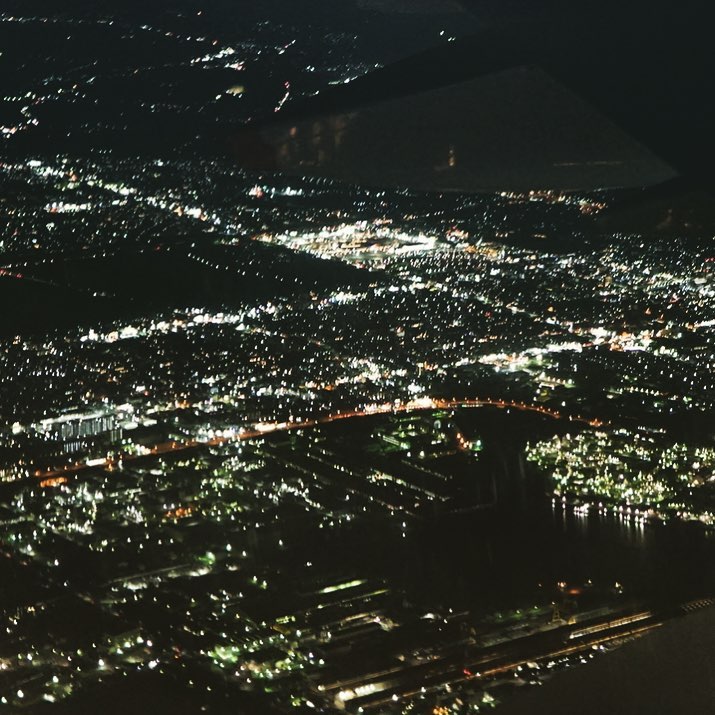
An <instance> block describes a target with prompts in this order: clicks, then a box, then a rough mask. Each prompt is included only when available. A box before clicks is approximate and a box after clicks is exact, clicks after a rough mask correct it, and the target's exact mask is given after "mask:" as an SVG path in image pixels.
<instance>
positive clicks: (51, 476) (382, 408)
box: [35, 398, 604, 487]
mask: <svg viewBox="0 0 715 715" xmlns="http://www.w3.org/2000/svg"><path fill="white" fill-rule="evenodd" d="M464 407H469V408H471V407H496V408H499V409H506V410H511V409H514V410H519V411H522V412H535V413H537V414H540V415H543V416H545V417H550V418H552V419H557V420H569V421H572V422H581V423H584V424H587V425H589V426H591V427H601V426H603V424H604V423H603V422H601V421H600V420H596V419H587V418H585V417H580V416H576V417H574V416H572V415H564V414H562V413H560V412H558V411H557V410H552V409H549V408H548V407H542V406H540V405H531V404H528V403H526V402H513V401H508V400H494V399H489V398H485V399H480V398H473V399H464V398H461V399H460V398H452V399H444V398H435V399H432V398H421V399H419V400H413V401H410V402H395V403H391V402H388V403H385V404H382V405H368V406H367V407H365V408H363V409H360V410H349V411H347V412H342V411H340V410H339V411H338V412H336V413H333V414H329V415H323V416H321V417H316V418H314V419H307V420H299V421H298V420H296V421H295V422H277V423H276V422H265V423H259V424H256V425H254V426H253V428H252V429H246V430H241V431H239V432H238V433H235V434H234V433H232V434H230V435H224V436H220V437H213V438H211V439H209V440H206V441H198V440H189V441H186V442H176V441H170V442H162V443H160V444H157V445H154V447H152V448H151V449H150V450H148V451H146V452H144V453H141V454H124V455H121V456H118V457H108V458H106V459H96V460H87V461H85V462H79V463H76V464H72V465H68V466H66V467H62V468H60V469H54V470H53V469H47V470H45V471H42V470H39V471H37V472H35V476H36V477H39V478H41V479H42V480H43V482H42V486H47V487H51V486H57V485H58V484H60V483H62V482H61V478H62V476H63V475H66V474H71V473H77V472H81V471H83V470H85V469H90V468H93V467H103V468H108V469H114V468H115V467H118V466H120V462H127V461H133V460H137V459H144V458H147V457H151V456H160V455H163V454H176V453H177V452H180V451H185V450H188V449H196V448H199V447H204V446H208V447H215V446H218V445H221V444H226V443H228V442H235V441H244V440H251V439H257V438H259V437H264V436H266V435H268V434H271V433H273V432H285V431H288V430H302V429H310V428H312V427H317V426H319V425H325V424H329V423H331V422H335V421H337V420H346V419H355V418H358V417H370V416H371V415H389V414H399V413H409V412H418V411H430V410H452V409H458V408H464Z"/></svg>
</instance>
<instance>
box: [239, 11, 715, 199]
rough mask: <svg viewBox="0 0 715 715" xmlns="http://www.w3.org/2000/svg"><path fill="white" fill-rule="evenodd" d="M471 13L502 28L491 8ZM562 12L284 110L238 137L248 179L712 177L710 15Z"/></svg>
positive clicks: (488, 186) (480, 186)
mask: <svg viewBox="0 0 715 715" xmlns="http://www.w3.org/2000/svg"><path fill="white" fill-rule="evenodd" d="M391 1H392V0H385V2H386V3H388V2H391ZM461 2H462V4H463V5H464V7H467V8H472V9H474V11H475V12H478V13H484V12H486V11H491V12H496V11H495V10H493V6H494V4H493V3H491V2H489V0H487V2H485V3H483V4H480V3H476V2H471V0H461ZM564 5H565V4H563V3H557V2H550V1H549V0H545V2H544V3H543V5H540V6H539V7H540V8H541V9H539V8H534V7H533V6H529V7H526V8H525V9H523V10H520V4H519V3H517V2H511V3H509V2H507V3H506V7H507V10H506V11H504V12H502V13H501V14H500V15H499V21H490V22H485V29H484V31H483V32H480V33H478V34H476V35H472V36H469V37H463V38H458V39H455V40H454V41H452V42H444V43H442V44H440V45H439V46H437V47H434V48H431V49H429V50H427V51H425V52H423V53H421V54H419V55H416V56H414V57H410V58H408V59H406V60H403V61H400V62H397V63H394V64H392V65H390V66H387V67H384V68H381V69H378V70H376V71H374V72H371V73H370V74H368V75H365V76H363V77H361V78H359V79H357V80H354V81H353V82H350V83H348V84H346V85H343V86H340V87H337V88H332V89H330V90H327V91H325V92H323V93H321V94H320V95H317V96H314V97H310V98H307V99H303V100H299V101H296V102H295V103H294V104H292V105H291V104H290V103H288V104H286V106H285V107H284V108H282V110H281V111H279V112H277V113H276V115H275V116H274V117H271V118H268V119H266V120H265V121H263V122H256V123H255V124H253V125H251V126H249V127H247V128H246V129H245V130H244V131H241V132H238V133H237V134H236V135H235V136H233V137H232V138H231V139H232V141H231V146H232V151H233V153H234V156H235V157H236V159H237V160H238V161H239V163H241V164H242V165H245V166H246V167H248V168H255V169H266V170H279V171H281V172H285V173H288V174H300V175H307V176H324V177H327V178H337V179H340V180H342V181H347V182H353V183H360V184H369V185H377V186H399V187H406V188H415V189H425V190H438V191H443V190H456V191H480V190H492V189H495V188H498V189H518V190H522V189H526V188H558V189H595V188H610V187H622V186H643V185H652V184H657V183H660V182H662V181H665V180H667V179H669V178H672V177H673V176H675V175H676V173H681V174H686V175H691V176H697V177H703V178H704V177H708V176H709V164H710V162H711V160H712V159H713V158H714V156H713V155H714V153H715V152H714V151H713V131H712V127H715V109H714V103H713V102H712V101H711V97H710V94H711V92H710V87H711V85H712V78H713V69H714V67H715V60H714V59H713V57H715V53H711V52H710V51H709V47H710V46H709V41H708V38H707V28H706V26H705V23H703V22H702V18H700V17H699V16H698V15H697V14H696V9H697V5H698V4H697V3H696V2H693V0H684V1H683V2H681V3H678V4H677V7H674V4H673V3H670V2H665V0H655V1H654V2H650V3H647V4H646V3H642V2H640V0H639V1H638V2H636V3H635V6H634V5H633V4H629V7H627V8H623V7H621V6H622V5H623V3H616V2H613V1H612V0H603V2H600V3H588V2H586V3H580V4H578V7H576V8H573V7H570V6H571V5H574V3H571V4H569V5H568V6H567V9H564V7H563V6H564ZM559 6H561V7H559ZM485 8H486V10H485ZM490 8H491V10H490ZM509 8H511V10H509ZM490 17H492V20H493V16H490Z"/></svg>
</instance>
